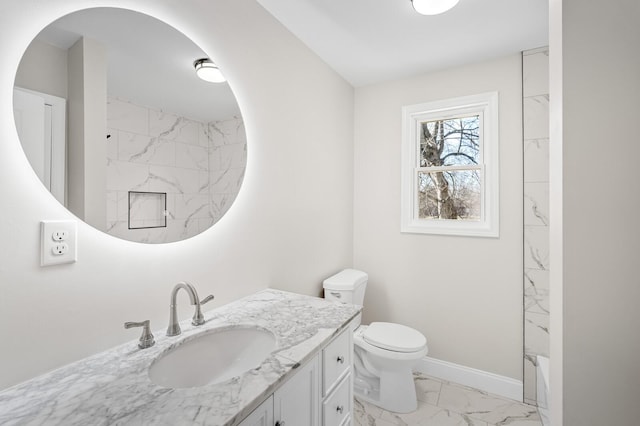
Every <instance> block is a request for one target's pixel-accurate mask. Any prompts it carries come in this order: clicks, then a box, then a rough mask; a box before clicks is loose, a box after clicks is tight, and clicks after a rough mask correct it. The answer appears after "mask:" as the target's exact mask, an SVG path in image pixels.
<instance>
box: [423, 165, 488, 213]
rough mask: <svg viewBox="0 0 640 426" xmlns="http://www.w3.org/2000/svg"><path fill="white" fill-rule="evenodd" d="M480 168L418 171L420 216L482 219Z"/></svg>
mask: <svg viewBox="0 0 640 426" xmlns="http://www.w3.org/2000/svg"><path fill="white" fill-rule="evenodd" d="M480 194H481V191H480V171H479V170H456V171H440V172H433V173H426V172H418V203H419V206H418V218H420V219H459V220H472V221H478V220H480V215H481V205H480V200H481V196H480Z"/></svg>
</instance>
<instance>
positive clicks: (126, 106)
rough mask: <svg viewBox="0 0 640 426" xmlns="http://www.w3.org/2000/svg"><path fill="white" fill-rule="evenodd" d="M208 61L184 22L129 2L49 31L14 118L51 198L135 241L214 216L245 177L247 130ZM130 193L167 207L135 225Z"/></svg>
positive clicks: (27, 60)
mask: <svg viewBox="0 0 640 426" xmlns="http://www.w3.org/2000/svg"><path fill="white" fill-rule="evenodd" d="M202 58H210V57H209V55H208V54H207V53H206V52H204V51H203V50H202V49H201V48H199V47H198V46H197V45H195V43H193V42H192V41H191V40H190V39H189V38H187V37H186V36H185V35H184V34H183V33H181V32H180V31H178V30H176V29H175V28H173V27H171V26H170V25H168V24H166V23H164V22H162V21H159V20H158V19H156V18H153V17H151V16H148V15H145V14H142V13H138V12H134V11H131V10H126V9H119V8H92V9H85V10H81V11H78V12H74V13H71V14H69V15H66V16H63V17H61V18H60V19H58V20H56V21H54V22H53V23H51V24H50V25H48V26H47V27H46V28H45V29H43V30H42V31H41V32H40V33H39V34H38V35H37V36H36V37H35V39H34V40H33V42H32V43H31V44H30V45H29V47H28V48H27V50H26V51H25V53H24V55H23V58H22V60H21V62H20V66H19V68H18V71H17V74H16V79H15V90H14V115H15V121H16V126H17V129H18V135H19V137H20V140H21V143H22V145H23V148H24V151H25V154H26V155H27V158H28V159H29V162H30V163H31V165H32V167H33V168H34V171H35V172H36V174H37V175H38V177H39V178H40V180H41V181H42V182H43V184H44V185H45V186H46V187H47V188H48V189H49V190H50V191H51V193H52V194H53V195H54V197H56V198H57V199H58V201H60V202H61V203H62V204H64V206H65V207H67V209H69V210H70V211H71V212H72V213H73V214H75V215H76V216H77V217H78V218H80V219H82V220H84V221H85V222H86V223H88V224H90V225H91V226H93V227H94V228H96V229H99V230H101V231H104V232H106V233H108V234H110V235H113V236H116V237H119V238H123V239H126V240H130V241H137V242H148V243H166V242H173V241H179V240H182V239H186V238H189V237H191V236H194V235H197V234H199V233H200V232H203V231H205V230H206V229H208V228H209V227H211V226H212V225H213V224H215V223H216V222H217V221H218V220H219V219H220V218H221V217H222V216H223V215H224V214H225V213H226V212H227V210H228V209H229V207H230V206H231V204H232V203H233V201H234V200H235V198H236V196H237V193H238V191H239V189H240V186H241V184H242V181H243V178H244V171H245V165H246V155H247V147H246V134H245V129H244V122H243V119H242V117H241V114H240V108H239V106H238V103H237V101H236V99H235V96H234V95H233V92H232V91H231V88H230V87H229V84H228V83H226V82H222V83H211V82H206V81H203V80H201V79H199V78H198V77H197V76H196V73H195V69H194V63H195V62H196V61H197V60H199V59H202ZM210 59H211V60H213V62H215V58H210ZM222 71H223V73H224V70H222ZM34 129H35V130H36V131H34ZM130 193H134V194H138V196H136V197H135V198H136V199H137V200H138V201H141V200H142V199H143V198H144V199H145V200H146V210H148V209H152V210H153V209H155V207H153V206H151V204H154V203H155V204H157V203H156V201H158V200H156V199H155V198H157V197H154V196H148V197H144V196H143V195H140V194H141V193H154V194H157V193H164V194H166V195H165V197H164V199H163V200H162V202H164V203H165V204H166V207H165V208H164V209H163V210H162V212H161V213H162V216H158V217H155V216H154V218H151V217H149V218H146V219H148V220H147V223H151V222H153V223H154V226H133V227H131V226H130V225H131V223H130V220H129V219H130V212H131V210H130V201H131V200H130ZM140 197H143V198H140ZM149 197H151V198H149ZM149 203H151V204H149ZM155 204H154V206H155ZM156 210H157V209H156ZM149 211H150V210H149ZM154 211H155V210H154ZM145 214H146V213H145ZM154 215H156V213H154ZM162 220H165V221H166V224H165V225H166V226H156V225H158V223H160V222H161V221H162ZM144 223H145V222H144V221H140V222H138V225H140V224H144Z"/></svg>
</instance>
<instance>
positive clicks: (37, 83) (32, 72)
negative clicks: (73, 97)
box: [16, 40, 68, 99]
mask: <svg viewBox="0 0 640 426" xmlns="http://www.w3.org/2000/svg"><path fill="white" fill-rule="evenodd" d="M67 58H68V55H67V50H66V49H60V48H58V47H55V46H52V45H50V44H47V43H44V42H42V41H40V40H33V43H31V45H30V46H29V49H28V50H27V51H26V52H25V54H24V56H23V57H22V61H21V62H20V72H18V73H17V74H16V86H18V87H22V88H25V89H31V90H35V91H36V92H41V93H47V94H49V95H53V96H57V97H59V98H64V99H66V98H67V84H68V82H67V77H68V73H67V69H68V66H67Z"/></svg>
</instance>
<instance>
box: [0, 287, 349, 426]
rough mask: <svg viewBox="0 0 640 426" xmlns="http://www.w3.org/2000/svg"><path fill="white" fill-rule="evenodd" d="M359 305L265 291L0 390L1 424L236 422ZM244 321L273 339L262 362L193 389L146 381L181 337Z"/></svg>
mask: <svg viewBox="0 0 640 426" xmlns="http://www.w3.org/2000/svg"><path fill="white" fill-rule="evenodd" d="M187 306H188V305H187ZM184 308H186V306H184V307H183V309H184ZM360 309H361V307H359V306H355V305H347V304H340V303H337V302H330V301H327V300H325V299H320V298H316V297H310V296H304V295H299V294H294V293H287V292H283V291H278V290H271V289H268V290H263V291H261V292H259V293H256V294H253V295H251V296H248V297H245V298H243V299H240V300H238V301H235V302H232V303H230V304H227V305H224V306H221V307H219V308H216V309H214V310H211V311H209V312H206V313H205V319H206V323H205V324H204V325H202V326H199V327H195V326H192V325H191V323H190V320H186V321H182V322H181V323H180V326H181V327H182V334H181V335H179V336H175V337H167V336H165V330H164V329H162V330H156V331H155V332H154V335H155V338H156V344H155V345H154V346H153V347H151V348H148V349H138V346H137V339H136V340H134V341H131V342H129V343H126V344H124V345H121V346H118V347H115V348H113V349H111V350H108V351H105V352H102V353H99V354H96V355H94V356H91V357H89V358H85V359H83V360H80V361H77V362H75V363H73V364H69V365H67V366H64V367H62V368H59V369H57V370H54V371H52V372H50V373H47V374H44V375H42V376H39V377H36V378H34V379H31V380H29V381H27V382H24V383H21V384H18V385H16V386H13V387H11V388H9V389H7V390H5V391H3V392H0V424H2V425H65V426H71V425H83V426H86V425H167V426H169V425H171V426H175V425H180V424H189V425H236V424H238V423H239V422H240V421H241V420H242V419H243V418H244V417H246V416H247V415H248V414H249V413H251V411H253V409H254V408H256V407H257V406H258V405H259V404H260V403H261V402H262V401H263V400H264V399H265V398H266V397H268V396H269V395H270V394H271V393H273V392H274V391H275V389H276V388H277V387H278V385H279V384H280V383H282V382H283V380H285V379H286V378H287V377H288V375H289V374H292V373H293V370H294V369H295V368H297V367H298V366H299V365H300V364H303V363H305V362H306V361H307V360H309V359H311V358H312V357H313V356H314V355H315V354H316V353H317V352H318V351H319V350H320V349H321V348H322V347H323V346H324V345H325V344H326V343H328V342H329V340H330V339H331V338H332V337H333V336H334V335H337V334H338V333H339V332H340V331H342V330H343V329H344V328H345V327H346V325H347V324H348V323H349V321H351V320H352V319H353V318H355V317H356V316H357V315H358V313H359V312H360ZM247 325H255V326H259V327H262V328H266V329H268V330H270V331H271V332H272V333H273V334H274V335H275V336H276V339H277V348H276V349H275V350H274V351H273V352H272V354H271V355H270V356H269V357H268V358H267V359H266V360H265V361H264V362H263V363H262V364H261V365H260V366H256V368H254V369H252V370H249V371H247V372H245V373H244V374H242V375H241V376H238V377H234V378H232V379H230V380H228V381H226V382H223V383H220V384H215V385H206V386H201V387H196V388H186V389H169V388H163V387H161V386H158V385H155V384H154V383H152V382H151V380H150V379H149V377H148V367H149V366H150V364H151V362H152V361H153V360H154V359H155V358H156V357H158V356H159V355H161V354H162V353H164V351H166V350H167V349H169V348H170V347H172V346H175V345H179V344H180V343H181V342H182V341H183V340H185V339H186V338H189V337H190V336H194V335H195V334H198V333H202V332H205V331H209V330H212V329H215V328H218V327H225V328H228V327H233V326H238V327H242V326H247ZM123 332H125V330H124V329H123Z"/></svg>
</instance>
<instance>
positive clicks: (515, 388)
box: [414, 356, 523, 402]
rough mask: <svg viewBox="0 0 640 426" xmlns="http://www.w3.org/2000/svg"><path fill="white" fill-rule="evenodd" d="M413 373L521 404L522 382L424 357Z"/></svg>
mask: <svg viewBox="0 0 640 426" xmlns="http://www.w3.org/2000/svg"><path fill="white" fill-rule="evenodd" d="M414 370H415V371H417V372H420V373H423V374H426V375H428V376H432V377H435V378H437V379H442V380H446V381H449V382H454V383H458V384H461V385H464V386H470V387H473V388H476V389H479V390H481V391H484V392H487V393H492V394H494V395H498V396H503V397H505V398H509V399H513V400H516V401H520V402H522V398H523V385H522V381H520V380H516V379H512V378H510V377H505V376H500V375H498V374H493V373H489V372H487V371H482V370H477V369H475V368H470V367H465V366H464V365H458V364H454V363H452V362H447V361H441V360H439V359H435V358H430V357H428V356H427V357H424V358H423V359H421V360H420V362H419V364H418V365H417V366H416V367H415V368H414Z"/></svg>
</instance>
